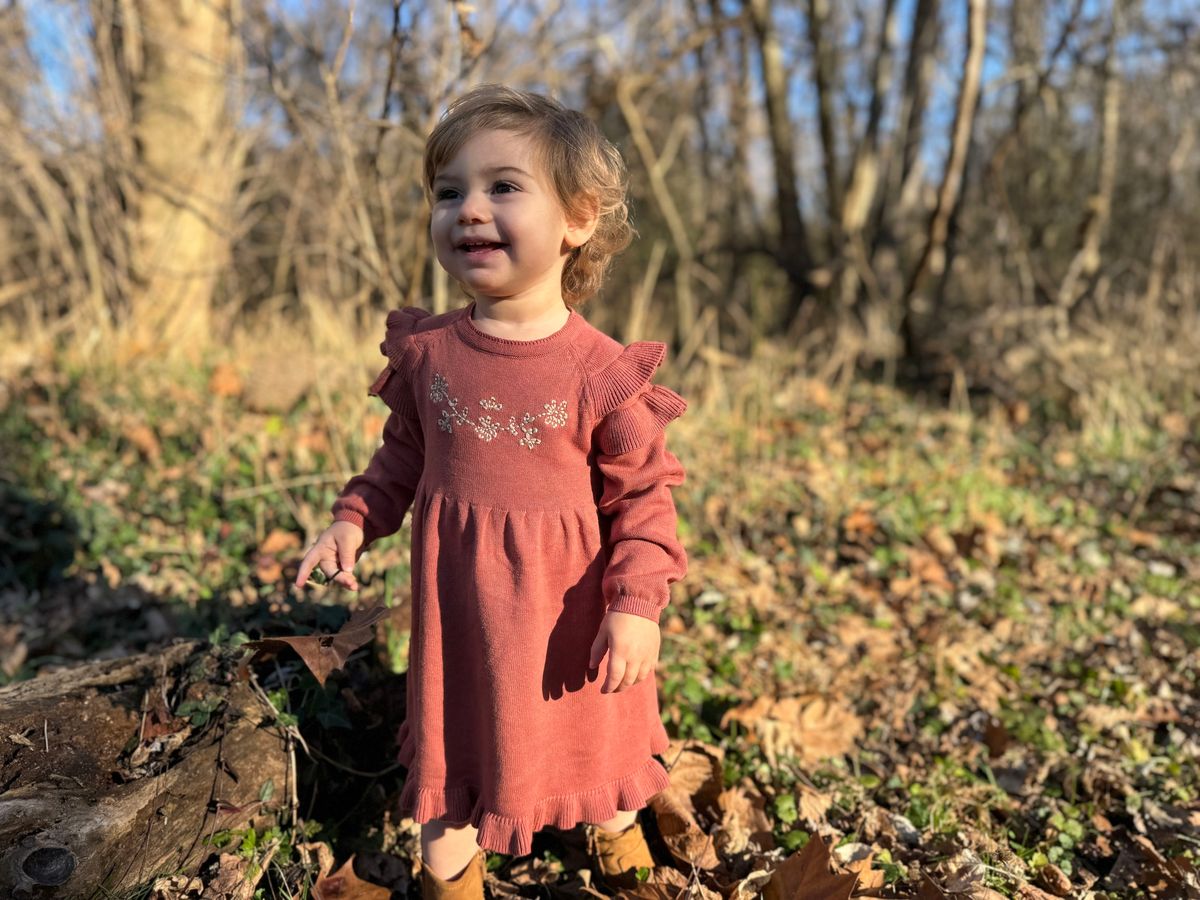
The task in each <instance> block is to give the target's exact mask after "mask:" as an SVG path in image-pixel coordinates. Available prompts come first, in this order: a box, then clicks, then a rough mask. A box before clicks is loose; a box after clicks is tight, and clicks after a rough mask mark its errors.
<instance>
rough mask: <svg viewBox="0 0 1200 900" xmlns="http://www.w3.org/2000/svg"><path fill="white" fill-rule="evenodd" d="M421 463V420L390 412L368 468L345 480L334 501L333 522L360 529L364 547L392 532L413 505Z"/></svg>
mask: <svg viewBox="0 0 1200 900" xmlns="http://www.w3.org/2000/svg"><path fill="white" fill-rule="evenodd" d="M424 466H425V441H424V437H423V435H422V433H421V420H420V419H419V418H417V417H416V416H412V417H407V416H401V415H399V414H398V413H396V412H392V413H391V414H390V415H389V416H388V418H387V421H386V422H385V423H384V426H383V443H382V444H380V446H379V448H378V449H377V450H376V451H375V454H374V455H373V456H372V457H371V461H370V462H369V463H368V464H367V468H366V469H365V470H364V471H363V472H362V473H361V474H359V475H355V476H354V477H353V478H351V479H350V480H349V481H348V482H346V486H345V487H343V488H342V491H341V493H340V494H338V497H337V499H336V500H335V501H334V502H333V507H332V508H331V512H332V513H333V519H334V521H335V522H352V523H354V524H355V525H358V526H359V527H360V528H362V530H363V549H366V548H367V547H368V546H370V545H371V544H372V543H374V542H375V541H376V540H378V539H379V538H381V537H387V536H388V535H389V534H395V533H396V532H397V531H399V530H400V526H401V525H402V524H403V523H404V514H405V513H406V512H408V508H409V507H410V506H411V505H412V501H413V496H414V495H415V494H416V490H417V483H418V482H419V481H420V480H421V472H422V470H423V469H424Z"/></svg>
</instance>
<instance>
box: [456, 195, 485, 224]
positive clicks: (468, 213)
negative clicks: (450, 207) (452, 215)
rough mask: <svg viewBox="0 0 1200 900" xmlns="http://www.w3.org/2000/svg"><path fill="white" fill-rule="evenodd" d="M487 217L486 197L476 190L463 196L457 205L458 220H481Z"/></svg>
mask: <svg viewBox="0 0 1200 900" xmlns="http://www.w3.org/2000/svg"><path fill="white" fill-rule="evenodd" d="M486 218H487V201H486V198H484V196H483V195H482V194H480V193H478V192H477V191H471V192H470V193H469V194H467V195H466V196H465V197H463V200H462V203H460V204H459V205H458V220H459V221H460V222H481V221H484V220H485V219H486Z"/></svg>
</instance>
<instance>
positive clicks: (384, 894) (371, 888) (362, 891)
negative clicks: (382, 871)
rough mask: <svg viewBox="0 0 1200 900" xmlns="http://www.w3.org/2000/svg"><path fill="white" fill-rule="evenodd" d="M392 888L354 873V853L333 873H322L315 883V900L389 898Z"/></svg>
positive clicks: (383, 899)
mask: <svg viewBox="0 0 1200 900" xmlns="http://www.w3.org/2000/svg"><path fill="white" fill-rule="evenodd" d="M391 896H392V892H391V890H390V889H388V888H385V887H382V886H381V885H378V884H371V883H370V882H367V881H363V880H362V879H360V878H359V877H358V876H357V875H355V874H354V855H353V854H351V856H350V858H349V859H348V860H346V861H345V862H344V863H343V864H342V867H341V868H340V869H338V870H337V871H336V872H335V873H334V874H332V875H321V876H319V877H318V878H317V883H316V884H314V885H313V898H314V900H388V898H390V897H391Z"/></svg>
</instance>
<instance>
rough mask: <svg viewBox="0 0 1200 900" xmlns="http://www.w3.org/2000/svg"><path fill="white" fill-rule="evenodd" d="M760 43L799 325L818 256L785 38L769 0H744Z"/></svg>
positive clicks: (783, 247)
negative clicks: (799, 163)
mask: <svg viewBox="0 0 1200 900" xmlns="http://www.w3.org/2000/svg"><path fill="white" fill-rule="evenodd" d="M744 4H745V8H746V11H747V12H749V14H750V21H751V24H752V26H753V29H754V36H755V39H756V40H757V42H758V52H759V56H760V58H761V60H762V75H763V85H764V87H765V93H766V105H767V129H768V131H769V132H770V135H771V158H772V159H773V160H774V163H775V205H776V209H777V212H778V215H779V249H778V259H779V262H780V264H781V265H782V266H783V267H784V271H785V272H787V276H788V282H789V284H790V285H791V293H792V298H791V309H790V310H789V314H788V320H789V323H790V326H791V327H795V325H796V323H797V322H798V320H799V318H800V308H801V305H802V304H803V302H804V300H805V298H806V297H808V296H809V295H810V294H811V292H812V284H811V283H810V281H809V271H810V270H811V268H812V254H811V253H810V252H809V246H808V237H807V236H806V234H805V232H804V221H803V219H802V218H801V216H800V194H799V192H798V191H797V189H796V148H795V144H794V142H793V140H792V120H791V118H790V117H789V116H788V108H787V98H788V80H787V72H786V71H785V70H784V67H783V53H782V50H781V49H780V47H779V36H778V35H777V34H776V33H775V24H774V22H773V21H772V19H771V7H770V4H768V3H767V0H744Z"/></svg>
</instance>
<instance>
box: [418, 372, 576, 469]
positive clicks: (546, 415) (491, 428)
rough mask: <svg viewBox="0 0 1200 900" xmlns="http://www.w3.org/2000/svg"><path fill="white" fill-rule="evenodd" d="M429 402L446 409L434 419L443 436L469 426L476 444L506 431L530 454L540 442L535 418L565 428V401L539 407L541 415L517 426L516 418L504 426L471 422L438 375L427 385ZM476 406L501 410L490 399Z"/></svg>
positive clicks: (483, 419)
mask: <svg viewBox="0 0 1200 900" xmlns="http://www.w3.org/2000/svg"><path fill="white" fill-rule="evenodd" d="M429 399H430V400H432V401H433V402H434V403H445V404H446V405H447V406H449V407H450V408H449V409H443V410H442V411H441V416H440V417H439V418H438V428H440V429H441V430H442V431H444V432H446V433H447V434H453V433H454V426H455V425H456V424H458V425H470V426H471V427H472V428H474V429H475V436H476V437H478V438H479V439H480V440H484V441H489V442H490V441H492V440H494V439H495V438H496V436H497V435H499V434H500V433H501V432H505V431H507V432H508V433H509V434H511V435H512V436H513V437H519V438H520V440H519V441H518V442H517V443H519V444H520V445H521V446H522V447H527V448H529V449H530V450H532V449H533V448H534V447H536V446H537V445H538V444H540V443H541V442H542V439H541V438H539V437H535V436H534V435H536V434H537V432H538V427H537V425H535V424H534V423H535V422H537V421H538V419H539V418H540V419H541V420H542V424H544V425H545V426H546V427H547V428H562V427H563V426H564V425H566V424H567V401H566V400H551V401H550V402H549V403H546V404H543V406H542V412H540V413H524V414H523V415H522V416H521V420H520V421H519V422H518V421H517V417H516V416H509V417H508V423H507V425H506V424H505V423H504V422H503V421H501V420H499V419H493V418H492V417H491V416H480V417H479V418H478V419H471V417H470V415H469V414H468V412H467V409H466V407H465V406H460V405H459V399H458V397H451V396H450V385H449V384H448V383H447V381H446V379H445V377H444V376H442V374H441V373H438V372H435V373H434V376H433V381H432V382H431V383H430V385H429ZM479 405H480V406H482V407H483V408H484V409H490V410H501V409H504V404H503V403H501V402H500V401H499V400H497V399H496V398H495V397H494V396H492V397H485V398H483V399H482V400H480V401H479Z"/></svg>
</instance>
